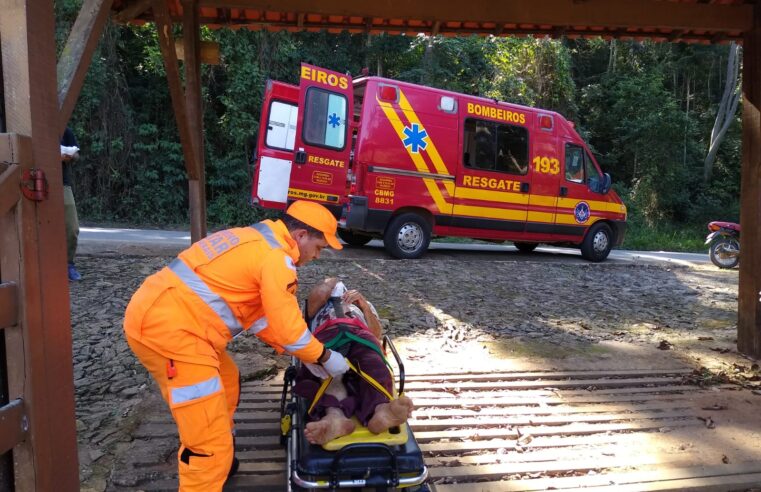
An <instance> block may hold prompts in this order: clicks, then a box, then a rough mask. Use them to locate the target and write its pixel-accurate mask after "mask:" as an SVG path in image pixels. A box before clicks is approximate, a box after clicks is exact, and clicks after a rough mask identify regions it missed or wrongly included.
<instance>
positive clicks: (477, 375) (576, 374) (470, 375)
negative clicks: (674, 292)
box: [405, 368, 693, 382]
mask: <svg viewBox="0 0 761 492" xmlns="http://www.w3.org/2000/svg"><path fill="white" fill-rule="evenodd" d="M692 372H693V369H687V368H675V369H671V370H666V369H631V370H619V371H616V370H612V371H532V372H465V373H431V374H407V375H406V376H405V381H410V382H411V381H501V380H507V381H512V380H516V379H546V378H550V379H569V378H583V379H592V378H618V377H636V376H640V377H648V376H673V375H684V374H692Z"/></svg>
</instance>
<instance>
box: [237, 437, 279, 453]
mask: <svg viewBox="0 0 761 492" xmlns="http://www.w3.org/2000/svg"><path fill="white" fill-rule="evenodd" d="M235 449H242V450H262V449H274V450H282V449H283V446H281V445H280V436H275V435H269V436H235Z"/></svg>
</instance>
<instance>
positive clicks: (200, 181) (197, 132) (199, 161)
mask: <svg viewBox="0 0 761 492" xmlns="http://www.w3.org/2000/svg"><path fill="white" fill-rule="evenodd" d="M182 44H183V51H184V58H185V62H184V64H185V108H186V110H187V113H186V115H187V118H188V128H189V130H190V135H191V140H192V142H193V148H194V152H193V153H194V154H195V162H194V163H193V166H194V168H195V171H196V172H195V175H196V178H197V179H191V180H189V181H188V196H189V197H190V240H191V241H192V242H196V241H198V240H199V239H202V238H204V237H206V173H205V166H204V139H203V102H202V101H201V63H200V57H201V42H200V26H199V22H198V1H197V0H183V1H182Z"/></svg>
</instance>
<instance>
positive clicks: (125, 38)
mask: <svg viewBox="0 0 761 492" xmlns="http://www.w3.org/2000/svg"><path fill="white" fill-rule="evenodd" d="M80 3H81V2H80V0H61V1H57V2H56V15H57V20H58V25H57V30H56V39H57V42H58V46H59V51H60V50H61V49H62V48H63V45H64V42H65V39H66V36H67V34H68V30H69V29H70V27H71V25H72V24H73V22H74V19H75V18H76V14H77V12H78V9H79V7H80ZM175 34H176V35H177V36H178V37H179V36H181V33H180V32H176V33H175ZM202 37H203V38H204V39H208V40H213V41H216V42H218V43H219V44H220V47H221V58H222V61H221V64H220V65H217V66H204V67H203V69H202V90H203V99H204V136H205V139H204V144H205V151H206V152H205V160H206V167H205V169H206V186H207V197H208V217H209V221H210V222H211V223H212V224H214V225H216V226H228V225H236V224H245V223H250V222H254V221H256V220H258V219H260V218H261V217H262V216H263V212H262V211H260V210H257V209H254V208H252V207H251V206H250V205H249V197H250V188H251V168H250V162H249V159H250V155H251V151H252V149H253V148H254V146H255V142H256V140H255V139H256V136H257V134H258V131H259V117H260V113H261V105H262V97H263V93H264V87H265V84H266V82H267V80H268V79H273V80H280V81H284V82H288V83H292V84H298V74H299V63H300V62H302V61H304V62H307V63H312V64H315V65H319V66H323V67H326V68H329V69H332V70H336V71H339V72H348V73H351V74H358V73H360V71H361V70H362V69H363V68H364V67H366V68H367V69H369V73H370V74H373V75H381V76H385V77H390V78H395V79H399V80H405V81H410V82H414V83H419V84H424V85H429V86H433V87H439V88H444V89H449V90H452V91H457V92H463V93H467V94H474V95H481V96H484V97H489V98H495V99H499V100H504V101H508V102H513V103H518V104H524V105H531V106H538V107H542V108H546V109H551V110H555V111H558V112H559V113H561V114H563V115H564V116H565V117H567V118H568V119H570V120H572V121H574V122H575V123H576V126H577V129H578V131H579V133H580V134H581V135H582V136H583V137H584V138H585V139H586V140H587V142H588V143H589V146H590V149H591V150H592V151H593V152H594V153H595V156H596V159H597V160H598V163H599V164H600V165H601V167H602V168H603V171H605V172H609V173H610V174H611V175H612V176H613V180H614V183H615V187H616V189H617V190H618V192H619V194H620V195H621V197H622V198H623V199H624V201H625V203H626V204H627V207H628V209H629V213H630V222H631V228H630V234H629V238H627V242H626V245H627V246H633V247H639V248H642V247H645V246H646V245H647V244H663V243H668V241H671V243H673V244H676V245H678V244H681V243H684V244H685V245H686V244H690V243H689V241H690V240H689V239H688V237H689V236H691V235H693V234H694V235H695V238H696V240H697V241H700V240H701V239H702V228H703V227H704V224H705V222H707V221H709V220H718V219H725V220H732V219H737V216H738V210H739V199H738V198H739V180H740V152H741V150H740V143H741V133H740V122H739V118H738V119H737V121H736V122H735V124H733V125H732V127H731V128H730V130H729V132H728V134H727V137H726V140H725V141H724V143H723V144H722V147H721V148H720V150H719V153H718V156H717V160H716V164H715V168H714V173H713V178H712V181H711V182H710V183H703V181H702V162H703V158H704V156H705V154H706V153H707V150H708V141H709V137H710V131H711V127H712V126H713V120H714V117H715V114H716V109H717V105H718V101H719V98H720V96H721V90H722V88H723V77H724V72H725V63H726V59H727V49H726V47H724V46H691V45H670V44H653V43H634V42H620V41H618V42H609V41H604V40H601V39H596V40H580V41H571V40H551V39H534V38H525V39H516V38H494V37H490V36H488V37H475V36H469V37H459V38H445V37H440V36H436V37H429V36H422V35H420V36H404V35H401V36H392V35H378V36H368V35H365V34H348V33H341V34H329V33H327V32H318V33H288V32H267V31H256V32H253V31H247V30H227V29H221V30H217V31H211V30H208V29H204V30H203V31H202ZM70 126H71V127H72V128H73V130H74V131H75V134H76V135H77V138H78V140H79V143H80V147H81V148H82V152H81V156H82V158H81V159H80V160H79V161H78V162H77V164H76V166H75V170H74V181H75V193H76V196H77V201H78V203H79V205H80V215H81V216H82V219H83V220H90V221H109V222H115V221H118V222H128V223H136V224H156V225H158V224H183V223H187V221H188V211H187V200H188V199H187V182H186V174H185V166H184V157H183V153H182V149H181V147H180V145H179V137H178V132H177V125H176V122H175V121H174V115H173V111H172V104H171V99H170V97H169V91H168V88H167V83H166V78H165V70H164V66H163V62H162V58H161V54H160V51H159V47H158V43H157V40H156V33H155V28H154V27H153V26H152V25H146V26H139V27H134V26H129V27H124V26H115V25H110V26H109V27H108V28H107V29H106V32H105V33H104V36H103V39H102V41H101V43H100V45H99V46H98V49H97V51H96V53H95V55H94V57H93V62H92V64H91V67H90V71H89V72H88V75H87V78H86V80H85V84H84V88H83V90H82V93H81V96H80V98H79V101H78V104H77V107H76V110H75V113H74V115H73V118H72V121H71V123H70ZM675 230H676V231H686V232H674V231H675ZM682 235H683V236H682ZM684 247H685V248H688V249H689V248H692V247H693V246H684Z"/></svg>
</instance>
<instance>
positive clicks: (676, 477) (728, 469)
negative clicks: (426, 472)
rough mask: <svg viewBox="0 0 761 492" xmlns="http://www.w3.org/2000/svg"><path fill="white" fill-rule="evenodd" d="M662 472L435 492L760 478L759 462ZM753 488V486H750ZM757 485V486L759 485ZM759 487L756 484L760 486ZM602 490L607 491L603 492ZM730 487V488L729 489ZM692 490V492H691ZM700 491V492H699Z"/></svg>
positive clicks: (676, 485) (668, 486)
mask: <svg viewBox="0 0 761 492" xmlns="http://www.w3.org/2000/svg"><path fill="white" fill-rule="evenodd" d="M660 465H661V466H662V468H660V469H657V470H648V471H637V472H628V473H625V472H624V473H602V474H596V475H585V476H581V477H555V478H539V479H532V480H510V481H500V482H481V483H457V484H437V485H436V486H435V490H436V492H492V491H539V490H548V489H557V490H564V489H578V488H591V487H594V489H593V490H595V491H600V490H605V491H606V492H607V490H611V491H619V490H627V491H629V490H632V491H637V492H639V491H640V490H643V491H644V490H648V489H647V488H645V487H648V486H649V485H648V484H660V485H661V486H665V487H663V488H661V489H655V490H684V488H682V487H681V484H680V482H682V483H684V482H683V481H687V480H694V479H704V480H708V479H711V480H715V481H716V482H715V485H724V486H725V488H719V489H718V490H728V489H729V490H732V485H733V484H734V482H735V480H737V483H738V484H739V485H744V484H747V483H748V477H754V476H755V475H758V474H761V466H759V463H758V462H754V463H751V464H740V465H723V466H697V467H679V468H676V467H671V466H669V465H668V463H661V464H660ZM750 483H751V484H752V483H753V482H750ZM757 483H758V482H757ZM757 483H756V484H757ZM612 484H615V485H612ZM632 484H636V486H637V487H640V488H639V489H638V488H636V487H634V488H626V489H625V488H623V487H624V486H627V485H632ZM601 487H604V488H603V489H601ZM727 487H728V488H727ZM689 490H693V489H689ZM697 490H700V489H697Z"/></svg>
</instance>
